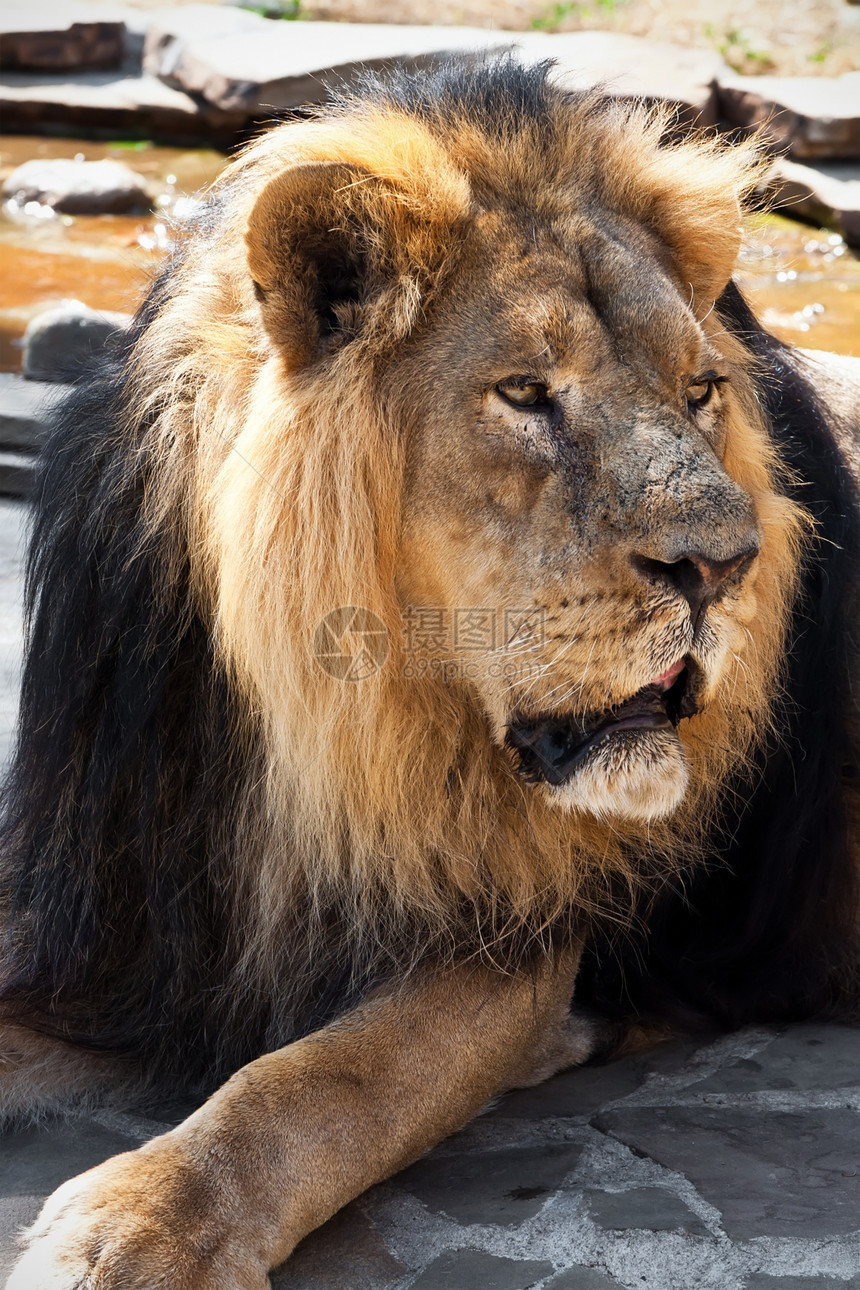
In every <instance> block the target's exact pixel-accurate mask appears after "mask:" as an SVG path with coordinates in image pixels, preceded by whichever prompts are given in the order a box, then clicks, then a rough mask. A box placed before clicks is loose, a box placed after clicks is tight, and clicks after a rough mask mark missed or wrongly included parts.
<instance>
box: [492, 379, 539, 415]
mask: <svg viewBox="0 0 860 1290" xmlns="http://www.w3.org/2000/svg"><path fill="white" fill-rule="evenodd" d="M496 390H497V392H498V393H499V394H501V396H502V398H503V399H506V400H507V402H508V403H512V404H513V405H514V407H515V408H549V406H550V403H551V400H550V397H549V394H548V392H547V388H546V386H545V385H543V384H542V383H541V382H540V381H501V382H500V383H499V384H498V385H497V386H496Z"/></svg>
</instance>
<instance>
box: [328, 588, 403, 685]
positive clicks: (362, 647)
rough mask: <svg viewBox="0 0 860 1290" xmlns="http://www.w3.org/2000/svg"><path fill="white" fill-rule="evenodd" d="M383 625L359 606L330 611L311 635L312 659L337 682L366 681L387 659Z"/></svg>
mask: <svg viewBox="0 0 860 1290" xmlns="http://www.w3.org/2000/svg"><path fill="white" fill-rule="evenodd" d="M389 648H390V641H389V639H388V631H387V629H386V626H385V623H384V622H383V621H382V619H381V618H378V617H377V616H376V614H374V613H371V611H370V610H369V609H364V608H363V607H362V606H361V605H344V606H342V607H341V608H340V609H333V610H332V611H331V613H330V614H326V616H325V618H324V619H323V620H322V622H321V623H320V624H319V626H318V627H317V629H316V632H315V633H314V646H313V649H314V657H315V658H316V661H317V662H318V663H319V665H320V667H321V668H322V670H323V671H324V672H327V673H328V675H329V676H333V677H334V678H335V679H336V680H338V681H366V680H367V678H368V677H369V676H373V675H374V673H376V672H378V671H379V669H380V668H381V667H382V665H383V663H384V662H385V660H386V659H387V658H388V651H389Z"/></svg>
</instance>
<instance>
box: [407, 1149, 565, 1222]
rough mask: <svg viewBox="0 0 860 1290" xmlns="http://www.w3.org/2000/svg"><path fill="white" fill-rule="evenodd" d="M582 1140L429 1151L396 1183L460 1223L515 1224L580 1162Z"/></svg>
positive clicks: (533, 1210) (536, 1207) (530, 1215)
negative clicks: (453, 1152)
mask: <svg viewBox="0 0 860 1290" xmlns="http://www.w3.org/2000/svg"><path fill="white" fill-rule="evenodd" d="M581 1154H582V1146H581V1145H580V1144H579V1143H573V1142H565V1143H559V1144H552V1145H550V1146H526V1147H505V1148H502V1149H500V1150H495V1151H479V1152H476V1151H471V1152H468V1153H466V1152H464V1153H463V1154H457V1155H443V1154H441V1153H438V1154H434V1155H431V1156H428V1157H427V1158H426V1159H424V1160H420V1161H418V1163H417V1164H415V1165H411V1166H410V1167H409V1168H408V1169H406V1170H405V1171H404V1172H403V1173H402V1174H399V1175H398V1183H399V1184H401V1185H402V1186H403V1187H405V1188H406V1189H407V1190H408V1191H410V1192H412V1194H413V1195H414V1196H417V1198H418V1199H419V1200H420V1201H423V1203H424V1204H425V1205H426V1206H427V1208H428V1209H430V1210H432V1211H433V1212H434V1213H436V1214H447V1215H448V1217H449V1218H453V1219H456V1220H457V1222H459V1223H496V1224H500V1225H505V1226H511V1225H513V1226H516V1225H518V1224H520V1223H523V1222H525V1220H526V1219H528V1218H533V1217H534V1215H535V1214H537V1213H538V1212H539V1211H540V1209H541V1207H542V1206H543V1204H544V1203H545V1201H546V1200H547V1199H548V1197H549V1196H551V1195H552V1193H553V1192H554V1191H555V1190H556V1189H557V1188H559V1187H560V1186H561V1185H562V1183H563V1182H564V1179H565V1177H566V1175H567V1174H569V1173H570V1171H571V1170H572V1169H574V1168H575V1167H576V1163H577V1161H578V1160H579V1157H580V1155H581Z"/></svg>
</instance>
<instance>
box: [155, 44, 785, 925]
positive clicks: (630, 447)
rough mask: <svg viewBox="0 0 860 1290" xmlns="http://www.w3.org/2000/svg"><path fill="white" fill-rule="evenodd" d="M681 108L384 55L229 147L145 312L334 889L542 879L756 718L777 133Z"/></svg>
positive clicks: (254, 677)
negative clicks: (669, 115)
mask: <svg viewBox="0 0 860 1290" xmlns="http://www.w3.org/2000/svg"><path fill="white" fill-rule="evenodd" d="M665 129H666V122H665V121H663V120H662V119H661V118H660V117H659V116H655V115H653V114H649V113H648V112H647V111H646V110H644V109H643V108H641V107H637V106H630V105H622V104H619V103H618V102H613V101H611V100H609V99H605V98H603V97H601V96H600V95H597V94H578V95H569V94H565V93H562V92H561V91H560V90H557V89H555V88H553V86H552V85H551V83H550V81H549V79H548V76H547V69H546V68H539V69H532V70H530V71H523V70H522V69H521V68H519V67H517V66H516V65H515V64H513V63H510V62H502V63H498V64H491V65H488V66H483V67H478V68H471V69H460V70H455V71H450V72H448V73H446V74H445V75H444V76H443V77H442V78H441V79H440V80H434V79H433V78H432V77H430V78H425V79H422V78H412V79H406V80H404V81H403V82H401V83H394V84H391V83H389V84H385V85H379V86H377V87H376V88H375V90H373V91H372V92H368V93H365V94H364V95H363V96H362V95H360V96H358V97H356V98H353V99H345V100H344V101H342V102H341V103H340V104H339V105H337V106H335V107H332V108H329V109H326V110H324V111H321V112H320V114H319V115H318V116H316V117H313V118H311V119H307V120H302V121H298V122H294V123H290V124H286V125H284V126H283V127H281V128H279V129H277V130H275V131H273V132H271V133H270V134H268V135H266V136H265V137H264V138H262V139H260V140H259V141H258V142H257V143H255V144H254V145H253V146H252V147H251V148H250V149H249V150H248V151H247V152H246V153H245V154H244V155H243V156H242V157H241V158H240V159H239V160H238V161H237V162H236V163H235V164H234V166H233V167H232V169H231V171H230V173H229V174H228V176H227V178H226V179H225V181H224V182H223V184H222V186H221V190H220V203H219V206H220V214H219V215H218V216H217V218H216V219H215V220H214V221H213V225H212V231H211V234H210V235H209V236H208V237H207V238H202V239H200V240H199V241H198V242H196V243H194V244H192V246H191V248H190V249H189V251H188V253H187V256H186V259H185V263H184V267H183V268H182V270H181V271H180V276H179V278H178V280H177V281H178V289H176V290H175V293H174V295H173V297H172V299H171V301H170V302H169V304H168V306H167V307H166V308H165V309H164V310H163V311H162V313H161V314H160V315H159V317H158V318H157V319H156V320H155V321H154V322H153V324H152V325H151V327H150V328H149V330H148V331H147V332H146V333H145V334H144V336H143V339H142V341H141V342H140V344H141V346H142V350H141V370H143V371H145V372H146V374H147V381H148V385H147V388H146V389H145V390H144V389H143V388H142V393H141V399H143V400H146V401H147V402H148V404H149V406H150V407H151V408H153V409H157V416H158V418H159V426H160V431H159V434H160V444H161V449H162V451H163V452H165V453H171V454H175V453H179V454H182V455H184V457H185V459H186V461H187V462H188V463H191V464H190V465H189V470H190V472H191V479H192V489H193V507H192V508H191V513H190V517H189V526H190V532H191V536H192V550H193V551H194V552H195V560H196V566H197V568H198V572H199V580H200V584H201V585H202V586H204V587H205V588H206V589H207V590H206V595H207V596H208V598H209V602H210V612H211V613H212V615H213V621H214V624H215V628H214V630H215V632H216V635H217V641H218V645H219V649H220V651H221V654H222V657H223V658H224V660H225V661H226V663H227V664H228V666H229V668H230V669H231V672H232V675H233V676H234V678H235V679H236V682H237V684H238V685H239V687H240V688H241V690H242V691H243V692H244V694H245V696H246V702H247V706H248V710H249V712H252V713H254V714H257V715H259V717H260V718H261V719H262V722H263V724H264V726H265V729H266V732H267V734H266V737H267V746H268V748H269V752H270V762H269V792H270V802H271V803H272V804H273V805H274V807H276V809H275V810H273V812H272V815H273V818H279V819H282V820H284V821H286V822H287V823H286V824H285V829H286V830H287V832H288V834H289V838H290V845H291V847H292V848H293V849H294V850H295V849H298V851H299V853H300V855H301V857H302V863H303V867H304V870H305V871H306V872H309V873H311V875H312V876H313V882H314V886H315V889H318V888H320V887H321V886H322V887H324V886H325V884H326V883H331V884H334V885H340V886H342V885H343V884H344V882H348V883H349V884H350V888H351V889H352V890H354V891H355V892H356V893H359V894H360V896H359V897H357V899H358V898H360V899H361V900H372V899H373V893H374V892H376V891H379V890H380V889H384V890H385V891H386V892H387V893H389V894H390V893H391V892H392V891H393V892H394V893H395V894H396V896H397V898H398V899H399V900H401V901H402V902H404V903H405V904H410V903H411V905H412V906H413V907H420V908H421V909H422V910H423V911H424V912H425V913H426V912H428V911H430V912H432V911H433V910H434V909H436V908H441V907H442V906H443V905H444V907H445V910H446V914H445V916H446V917H450V907H451V901H452V900H456V901H459V902H462V900H463V899H464V898H466V900H467V901H475V902H479V903H481V904H482V906H485V905H486V904H487V903H488V902H489V904H490V905H492V906H493V907H496V905H498V908H499V909H501V910H503V911H504V913H503V914H499V917H500V918H505V919H506V918H509V917H513V918H514V919H516V917H518V916H519V915H523V916H525V915H526V914H527V913H529V912H533V911H534V910H536V909H537V910H540V911H541V912H542V916H551V915H552V914H553V913H555V912H557V911H559V910H560V909H562V908H564V907H567V906H568V905H569V904H570V903H571V902H572V901H576V900H578V899H584V898H585V897H586V895H587V890H588V888H587V883H586V884H585V885H583V883H584V875H587V874H589V873H594V872H605V871H606V870H607V869H612V868H613V867H618V866H621V867H624V866H627V865H629V857H630V855H631V853H632V852H633V850H634V849H635V847H636V845H637V844H639V843H641V842H642V841H643V840H644V839H646V838H647V841H648V847H649V848H650V853H651V854H660V855H662V856H664V857H666V856H669V855H671V854H672V853H673V852H677V851H679V850H683V849H684V847H685V846H686V845H687V843H688V841H689V839H690V837H691V835H692V833H693V832H694V831H695V827H696V825H697V823H698V822H700V821H701V819H702V817H703V816H704V815H705V814H706V813H707V810H708V807H709V803H710V802H711V800H712V798H713V795H714V793H715V791H716V790H717V789H718V787H719V784H720V782H721V781H722V779H723V777H724V776H725V775H726V774H727V773H728V770H729V769H730V768H731V767H733V766H734V765H735V764H736V762H737V760H738V759H739V758H742V757H743V756H744V755H745V753H746V752H747V750H748V748H749V746H750V743H751V741H752V740H754V739H755V738H756V737H759V736H760V735H762V734H763V732H764V730H765V729H766V726H767V712H768V705H769V701H770V699H771V697H772V694H773V692H774V688H775V685H776V676H777V674H778V663H779V654H780V649H781V642H782V640H783V629H784V623H785V620H786V616H787V610H788V606H789V602H790V599H791V593H792V588H793V585H794V578H795V573H796V565H797V551H798V542H799V538H798V535H799V533H800V531H801V527H802V517H801V515H800V513H799V512H798V511H797V509H796V508H795V507H794V506H793V504H792V503H790V502H789V501H788V500H787V499H786V497H785V496H784V495H783V491H782V490H781V487H780V481H779V479H778V477H777V463H776V462H775V460H774V457H773V454H772V449H771V444H770V439H769V436H768V429H767V426H766V425H765V424H764V422H763V417H762V413H761V411H760V409H759V406H758V403H757V399H756V394H755V386H754V382H753V380H752V378H751V373H750V362H751V360H750V359H749V356H748V354H747V353H746V351H745V349H744V347H743V345H742V343H741V341H740V340H739V338H738V337H737V336H736V335H734V334H732V333H731V332H730V331H729V330H728V329H727V327H726V324H725V322H724V320H723V318H722V317H721V315H720V312H719V308H718V306H717V302H718V300H719V297H720V294H721V292H722V291H723V289H724V288H725V287H726V284H727V283H728V281H729V279H730V276H731V273H732V269H733V266H734V262H735V257H736V254H737V251H738V248H739V243H740V219H741V214H740V212H741V201H742V198H743V196H744V194H745V193H746V191H747V190H748V189H749V188H750V187H751V185H752V184H753V182H754V179H755V176H756V173H757V168H756V167H757V163H756V159H755V155H754V152H753V150H752V148H750V147H733V148H731V147H724V146H721V145H719V144H717V143H715V142H713V141H710V140H703V139H699V140H694V141H690V140H688V141H686V142H681V143H677V142H674V143H673V142H667V139H666V137H665ZM158 369H160V370H161V371H162V372H163V373H164V376H163V380H162V381H161V383H160V384H159V383H158V382H155V384H154V385H153V382H152V374H153V372H154V371H155V370H158ZM153 391H155V392H153ZM344 607H358V608H359V609H360V610H361V613H360V614H359V615H358V617H357V618H355V617H354V618H352V619H350V617H349V615H347V616H346V617H344V616H343V615H341V617H340V618H339V619H337V618H336V619H331V618H330V617H329V616H330V615H332V614H333V613H335V614H336V613H337V611H339V610H341V609H343V608H344ZM371 616H372V617H371ZM377 620H379V621H380V622H381V624H382V626H381V627H379V628H378V631H377V636H379V634H380V633H384V634H386V635H387V640H386V642H385V645H386V648H385V649H384V650H383V651H381V652H380V653H379V654H378V655H375V656H373V657H372V658H371V663H373V661H374V658H375V660H376V663H380V662H381V666H375V665H373V666H370V667H368V668H366V669H365V670H364V673H362V674H361V675H360V676H359V677H358V679H351V678H349V677H347V678H344V675H343V674H340V675H338V674H334V675H333V674H332V669H331V668H328V667H325V666H322V665H321V662H320V654H319V631H320V624H321V623H324V622H325V621H328V622H329V623H330V624H331V623H332V622H335V621H337V622H340V624H341V627H342V628H343V629H346V628H347V627H349V626H350V624H352V626H356V624H357V625H358V626H359V627H362V626H366V625H367V624H368V623H369V622H370V623H376V622H377ZM337 634H338V631H337V629H336V628H335V629H334V635H335V637H336V636H337ZM359 635H360V632H359ZM315 642H316V649H315ZM354 644H355V642H354V641H352V640H351V641H350V642H347V643H345V644H344V649H345V650H346V649H349V648H352V647H353V645H354ZM383 655H384V662H382V658H383ZM559 808H565V809H559ZM273 854H274V852H273ZM273 863H274V862H273ZM264 885H266V887H267V890H269V889H270V888H271V887H272V886H273V885H277V884H276V880H275V879H274V878H273V877H272V875H271V874H270V875H269V879H267V882H266V884H264ZM395 904H396V901H395ZM511 911H513V913H511Z"/></svg>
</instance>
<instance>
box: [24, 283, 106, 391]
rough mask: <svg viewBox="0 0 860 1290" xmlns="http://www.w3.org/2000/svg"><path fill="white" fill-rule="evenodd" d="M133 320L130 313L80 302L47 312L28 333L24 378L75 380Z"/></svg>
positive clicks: (32, 324)
mask: <svg viewBox="0 0 860 1290" xmlns="http://www.w3.org/2000/svg"><path fill="white" fill-rule="evenodd" d="M130 321H131V315H130V314H121V313H110V312H107V311H104V312H100V311H98V310H96V309H89V308H87V306H86V305H83V304H81V303H80V301H78V300H67V301H65V302H64V303H63V304H62V305H58V306H57V307H56V308H54V309H46V310H45V311H44V312H43V313H40V314H37V315H36V317H35V318H34V319H32V321H31V322H30V323H29V324H28V325H27V330H26V331H25V332H24V361H23V364H22V370H23V372H24V375H25V376H26V377H28V378H29V379H30V380H37V381H68V380H73V379H74V378H75V377H76V376H77V375H78V374H79V373H80V370H81V367H82V366H83V365H84V364H85V363H87V362H88V361H89V360H90V359H91V358H92V356H93V355H94V354H97V353H98V352H99V350H101V349H103V348H104V346H105V345H108V344H110V342H111V339H112V338H113V337H115V336H116V335H117V332H118V331H119V330H121V329H122V328H123V327H125V326H126V325H127V324H128V323H129V322H130Z"/></svg>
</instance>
